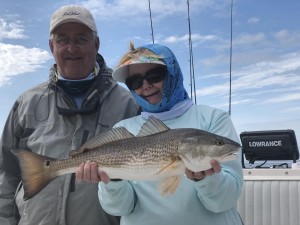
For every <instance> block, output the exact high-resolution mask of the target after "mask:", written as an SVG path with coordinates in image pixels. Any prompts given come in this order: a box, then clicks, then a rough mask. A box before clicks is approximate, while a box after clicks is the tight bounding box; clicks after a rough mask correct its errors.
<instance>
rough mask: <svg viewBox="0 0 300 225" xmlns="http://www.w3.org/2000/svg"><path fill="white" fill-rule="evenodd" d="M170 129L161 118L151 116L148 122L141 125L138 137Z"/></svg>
mask: <svg viewBox="0 0 300 225" xmlns="http://www.w3.org/2000/svg"><path fill="white" fill-rule="evenodd" d="M168 130H170V128H169V127H168V126H167V125H166V124H164V123H163V122H162V121H161V120H159V119H157V118H155V117H154V116H149V118H148V120H147V122H145V123H144V124H143V126H142V127H141V129H140V131H139V133H138V135H137V137H143V136H148V135H152V134H157V133H161V132H164V131H168Z"/></svg>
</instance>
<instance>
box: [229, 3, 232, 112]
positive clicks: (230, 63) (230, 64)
mask: <svg viewBox="0 0 300 225" xmlns="http://www.w3.org/2000/svg"><path fill="white" fill-rule="evenodd" d="M232 8H233V0H231V15H230V17H231V18H230V62H229V109H228V113H229V115H231V67H232Z"/></svg>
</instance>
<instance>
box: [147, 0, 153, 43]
mask: <svg viewBox="0 0 300 225" xmlns="http://www.w3.org/2000/svg"><path fill="white" fill-rule="evenodd" d="M148 2H149V13H150V23H151V36H152V44H154V35H153V26H152V15H151V5H150V0H148Z"/></svg>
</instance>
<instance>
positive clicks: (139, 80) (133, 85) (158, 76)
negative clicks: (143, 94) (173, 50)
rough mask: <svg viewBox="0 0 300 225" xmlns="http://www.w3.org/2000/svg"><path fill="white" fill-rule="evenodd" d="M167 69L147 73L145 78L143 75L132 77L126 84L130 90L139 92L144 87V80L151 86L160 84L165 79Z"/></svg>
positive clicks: (161, 68) (152, 70)
mask: <svg viewBox="0 0 300 225" xmlns="http://www.w3.org/2000/svg"><path fill="white" fill-rule="evenodd" d="M166 74H167V69H166V68H165V67H157V68H154V69H151V70H149V71H147V72H146V74H145V76H143V75H142V74H134V75H130V76H129V77H128V78H127V79H126V80H125V84H126V85H127V87H128V89H129V90H137V89H139V88H141V87H142V86H143V83H144V80H146V81H147V82H148V83H150V84H154V83H158V82H160V81H162V80H163V79H165V77H166Z"/></svg>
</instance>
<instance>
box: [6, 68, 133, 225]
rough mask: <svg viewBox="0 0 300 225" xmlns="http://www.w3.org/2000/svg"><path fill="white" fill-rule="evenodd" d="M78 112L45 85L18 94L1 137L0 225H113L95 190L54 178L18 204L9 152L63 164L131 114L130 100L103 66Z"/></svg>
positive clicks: (19, 189) (56, 87)
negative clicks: (28, 153)
mask: <svg viewBox="0 0 300 225" xmlns="http://www.w3.org/2000/svg"><path fill="white" fill-rule="evenodd" d="M100 66H101V70H100V72H99V73H100V74H99V75H98V76H97V78H95V79H96V80H95V81H94V83H93V85H92V87H91V88H90V89H89V91H88V93H87V94H86V96H85V97H84V100H83V102H84V104H83V107H82V108H81V109H80V110H77V109H76V106H75V102H74V100H73V99H72V98H71V97H70V96H68V94H67V93H66V92H64V90H63V89H62V88H61V87H60V86H59V85H58V83H57V82H56V81H55V79H53V78H54V70H53V68H52V69H51V70H50V81H49V82H47V83H43V84H41V85H39V86H37V87H35V88H33V89H31V90H28V91H26V92H25V93H24V94H22V95H21V96H20V97H19V98H18V99H17V101H16V102H15V104H14V106H13V108H12V110H11V112H10V114H9V117H8V119H7V122H6V125H5V128H4V130H3V133H2V138H1V139H2V144H1V146H0V147H1V149H0V224H1V225H16V224H19V225H56V224H57V225H79V224H80V225H82V224H84V225H116V224H119V218H117V217H113V216H110V215H108V214H106V213H105V212H104V211H103V210H102V208H101V206H100V203H99V200H98V197H97V192H98V184H91V183H84V182H77V181H75V179H74V176H72V175H64V176H60V177H58V178H57V179H55V180H54V181H52V182H51V183H50V184H49V185H48V186H47V187H46V188H44V189H43V190H42V191H41V192H40V193H38V194H37V195H36V196H34V197H33V198H31V199H29V200H27V201H24V200H23V193H24V192H23V188H22V184H21V182H20V181H21V179H20V169H19V166H18V162H17V159H16V157H15V156H14V155H13V154H12V152H11V149H27V150H30V151H33V152H36V153H38V154H43V155H46V156H49V157H53V158H59V159H62V158H66V157H68V156H69V152H70V151H71V150H74V149H78V148H79V147H80V146H81V145H82V144H83V143H85V142H86V141H87V140H88V139H90V138H92V137H94V136H95V135H96V134H98V133H100V132H101V131H104V130H107V129H110V128H111V127H112V126H113V125H114V124H116V123H117V122H119V121H120V120H122V119H125V118H129V117H132V116H134V115H136V114H137V109H138V108H137V105H136V104H135V101H134V99H133V98H132V97H131V94H130V93H129V92H128V91H126V90H125V89H124V88H122V87H121V86H119V85H118V84H117V83H116V82H115V81H113V80H112V78H111V69H108V68H107V67H106V66H105V63H103V64H102V65H100Z"/></svg>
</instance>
